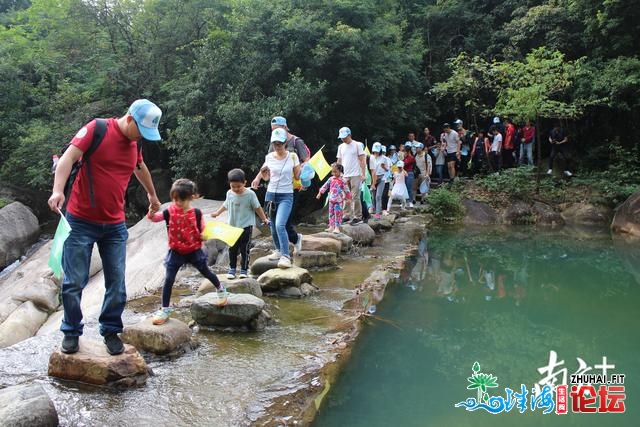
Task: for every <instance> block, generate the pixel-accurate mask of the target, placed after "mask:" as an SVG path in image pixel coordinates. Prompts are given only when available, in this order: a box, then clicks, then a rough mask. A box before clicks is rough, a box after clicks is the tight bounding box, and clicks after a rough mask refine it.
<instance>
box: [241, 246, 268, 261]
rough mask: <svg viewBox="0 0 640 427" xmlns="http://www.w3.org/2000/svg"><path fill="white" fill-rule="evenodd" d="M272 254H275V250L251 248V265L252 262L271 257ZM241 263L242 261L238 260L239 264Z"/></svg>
mask: <svg viewBox="0 0 640 427" xmlns="http://www.w3.org/2000/svg"><path fill="white" fill-rule="evenodd" d="M271 252H273V248H251V249H250V250H249V263H251V260H256V259H258V258H262V257H265V256H269V255H271ZM239 261H240V260H238V262H239Z"/></svg>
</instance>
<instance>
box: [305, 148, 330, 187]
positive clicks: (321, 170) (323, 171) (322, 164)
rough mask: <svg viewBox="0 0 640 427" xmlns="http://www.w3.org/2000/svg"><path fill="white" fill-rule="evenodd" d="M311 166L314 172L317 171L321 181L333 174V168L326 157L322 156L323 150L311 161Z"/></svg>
mask: <svg viewBox="0 0 640 427" xmlns="http://www.w3.org/2000/svg"><path fill="white" fill-rule="evenodd" d="M309 164H310V165H311V167H312V168H313V170H315V171H316V173H317V174H318V178H320V180H323V179H324V178H325V177H326V176H327V174H328V173H329V172H331V166H330V165H329V163H327V161H326V160H325V158H324V155H323V154H322V148H321V149H319V150H318V152H317V153H316V154H314V155H313V157H311V158H310V159H309Z"/></svg>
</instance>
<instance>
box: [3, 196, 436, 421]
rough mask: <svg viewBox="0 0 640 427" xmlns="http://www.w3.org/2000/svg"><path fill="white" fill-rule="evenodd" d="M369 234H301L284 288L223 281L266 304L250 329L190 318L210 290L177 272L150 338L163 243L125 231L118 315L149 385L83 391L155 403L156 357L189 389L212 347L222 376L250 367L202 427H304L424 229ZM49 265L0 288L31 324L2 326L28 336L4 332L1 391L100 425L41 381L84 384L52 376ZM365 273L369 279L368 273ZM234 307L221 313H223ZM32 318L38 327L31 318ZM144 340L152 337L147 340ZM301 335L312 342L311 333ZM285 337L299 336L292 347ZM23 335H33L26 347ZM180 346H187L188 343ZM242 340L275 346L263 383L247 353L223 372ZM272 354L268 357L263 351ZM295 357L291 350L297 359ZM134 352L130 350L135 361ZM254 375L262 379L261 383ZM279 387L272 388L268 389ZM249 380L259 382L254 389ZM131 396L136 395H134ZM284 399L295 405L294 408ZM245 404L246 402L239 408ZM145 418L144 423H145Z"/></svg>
mask: <svg viewBox="0 0 640 427" xmlns="http://www.w3.org/2000/svg"><path fill="white" fill-rule="evenodd" d="M218 203H219V202H213V201H206V200H203V201H199V207H200V208H202V209H203V211H205V213H206V212H208V211H212V210H214V209H216V208H217V205H218ZM394 223H395V225H394ZM371 225H372V226H373V228H376V229H378V230H379V233H378V234H377V235H376V233H375V232H374V231H373V229H372V228H371V227H369V226H368V225H361V226H356V227H345V234H344V235H339V236H335V235H327V234H328V233H322V232H320V233H315V232H314V231H315V230H313V229H309V230H303V233H305V237H304V239H303V251H302V252H301V254H300V255H298V256H296V257H295V263H296V264H297V265H298V267H297V268H295V269H292V272H293V273H296V274H293V276H294V277H293V279H291V278H285V277H284V275H286V274H284V275H283V274H274V273H279V272H284V271H285V270H279V269H275V270H274V269H270V270H268V271H266V272H265V273H260V275H258V276H257V277H256V278H254V279H249V280H244V281H241V280H235V281H229V282H227V286H228V287H229V289H230V290H231V291H232V292H234V295H247V296H248V297H252V298H256V300H257V301H260V302H262V301H264V303H265V305H264V306H261V307H262V308H260V310H258V311H259V312H264V313H266V315H265V316H264V317H262V318H261V319H262V320H259V321H257V322H256V323H252V322H253V321H251V322H249V323H242V322H240V323H241V324H238V325H232V324H225V323H224V322H222V321H221V320H220V319H221V318H223V317H224V319H229V317H228V316H227V315H228V314H229V313H227V314H225V315H224V316H222V317H220V316H218V317H216V316H213V317H211V316H210V315H209V314H207V315H206V316H204V315H202V313H201V312H200V311H198V310H196V311H194V310H195V308H194V307H197V305H198V304H197V302H198V301H204V300H206V298H207V295H210V291H211V289H207V286H209V287H210V284H208V283H202V279H201V278H200V277H199V276H198V275H197V273H196V274H195V275H194V274H193V272H190V271H186V272H183V273H181V275H180V277H179V280H178V282H177V283H176V292H175V294H176V296H175V298H174V300H175V303H176V306H177V307H178V311H177V313H176V316H175V318H174V319H172V322H170V324H173V323H176V324H177V325H178V327H177V328H176V329H175V333H173V332H167V333H166V334H165V333H164V332H162V331H160V328H157V327H156V328H155V329H153V327H150V326H146V327H145V322H148V319H149V316H150V315H151V313H152V312H153V311H154V310H155V308H156V306H157V303H158V302H157V301H158V296H157V295H158V294H157V292H158V290H159V289H160V287H161V283H162V276H163V269H162V267H161V262H162V258H163V254H164V252H165V251H166V241H165V240H166V237H165V235H164V230H162V232H159V231H160V230H161V229H162V228H163V227H158V226H157V225H154V224H151V223H147V222H145V221H143V222H141V223H139V224H137V225H136V226H134V227H132V228H131V229H130V241H129V251H128V252H129V255H128V256H129V260H128V263H127V266H128V268H127V283H128V293H129V295H130V298H132V299H131V301H130V303H128V305H127V310H126V312H125V325H126V326H125V334H123V337H124V338H125V341H127V342H129V344H133V346H132V349H133V348H135V349H137V350H138V351H140V352H141V354H142V355H143V356H144V358H145V359H146V360H147V363H148V365H149V366H148V368H149V371H150V372H155V373H156V375H155V376H151V377H148V378H144V377H143V378H142V381H140V378H141V377H140V374H144V373H145V372H144V371H145V370H146V366H143V365H139V366H140V367H139V368H136V370H134V371H135V372H134V374H133V377H132V379H131V380H127V379H124V380H123V379H122V378H120V379H118V378H114V377H113V374H108V372H112V371H111V368H109V367H108V366H106V367H105V368H104V369H103V370H101V372H105V373H107V374H106V376H105V377H103V378H95V377H92V380H91V381H83V382H90V383H94V384H101V383H103V380H104V379H105V378H106V380H107V381H106V382H107V383H114V385H117V386H127V384H128V386H138V387H140V386H141V385H142V386H141V391H140V392H139V393H140V394H141V395H144V394H149V393H150V394H152V395H155V394H156V393H162V390H160V389H158V388H157V386H158V383H162V382H163V381H166V380H167V379H170V378H172V372H171V371H172V369H171V370H170V371H169V372H171V373H169V376H167V372H166V369H167V368H170V365H166V361H167V359H166V356H163V355H169V356H170V358H169V359H168V360H176V361H177V362H178V363H179V361H185V362H186V361H189V368H187V369H186V370H185V372H182V373H181V375H180V377H181V378H182V379H183V380H182V381H184V380H185V379H187V381H191V380H192V379H193V380H195V381H197V380H196V378H197V377H198V376H199V374H196V373H195V372H193V371H190V369H193V368H196V369H199V368H197V367H196V366H193V364H196V365H198V364H208V363H209V362H208V358H209V357H210V354H209V350H211V349H212V348H211V345H213V346H214V347H217V346H223V347H224V348H220V349H218V350H216V351H215V358H216V360H227V362H224V363H227V364H228V365H227V366H232V365H233V364H234V363H242V361H244V362H245V363H249V364H250V365H252V366H254V367H253V368H249V369H248V370H247V368H246V367H245V368H242V369H240V368H238V369H235V368H230V369H229V368H225V375H229V376H231V377H233V378H234V383H235V385H234V387H235V389H236V391H232V390H233V389H227V388H225V386H222V388H220V389H218V387H217V386H215V387H213V388H212V389H211V391H213V390H218V391H221V393H223V394H225V395H226V394H228V395H229V397H227V396H224V398H223V399H224V400H225V401H226V403H225V405H230V407H231V408H233V409H232V410H231V413H228V412H229V411H228V410H226V411H223V412H225V413H226V416H225V415H224V414H221V415H222V417H221V418H219V419H218V418H217V417H213V418H211V420H212V422H214V423H215V424H216V425H219V424H225V423H226V424H228V425H237V424H246V423H251V424H253V423H258V422H260V423H266V424H269V423H275V424H277V423H278V421H277V420H281V421H282V420H284V419H285V418H287V417H291V418H288V419H295V420H300V421H302V420H308V419H310V416H311V415H312V414H313V411H310V410H311V409H312V408H313V407H314V406H315V403H313V402H314V401H315V399H316V398H317V397H318V394H321V392H322V390H323V389H324V388H323V387H324V385H325V384H327V382H329V383H330V382H331V381H332V378H333V376H332V375H336V373H337V369H336V367H337V366H339V363H340V361H341V360H343V359H345V358H346V356H347V354H348V352H349V347H350V346H349V343H351V342H352V341H353V339H355V337H356V336H357V332H358V330H359V329H358V325H359V324H360V323H361V322H362V321H363V320H365V319H369V320H370V319H371V316H370V315H369V310H370V306H371V305H372V304H373V305H375V304H376V303H377V302H378V301H379V300H380V299H381V298H382V295H383V294H384V286H385V285H386V283H387V282H388V281H389V280H390V279H391V278H392V277H393V274H394V272H396V271H397V269H398V268H400V267H401V265H402V260H403V259H404V253H405V252H404V251H405V249H407V247H408V246H409V245H410V242H411V241H413V240H414V239H415V238H416V236H417V235H418V234H419V233H421V232H423V231H424V228H425V221H424V219H423V218H421V217H420V216H412V217H405V218H398V219H397V220H396V217H395V216H389V217H388V218H385V219H384V220H383V221H380V222H376V221H373V222H372V223H371ZM391 227H393V230H392V231H391V232H389V233H382V230H385V229H390V228H391ZM348 234H350V235H351V236H352V237H350V236H349V235H348ZM269 240H270V239H268V238H258V239H256V241H255V243H256V245H255V248H254V249H253V253H252V257H254V256H255V257H256V258H258V257H259V256H260V255H264V254H265V253H266V252H265V251H268V249H269V244H270V242H269ZM336 242H338V244H336ZM210 246H211V247H210V255H211V257H212V262H214V263H217V264H218V265H221V266H224V265H225V264H226V258H225V251H224V250H222V247H220V246H219V245H216V244H215V243H211V244H210ZM47 255H48V247H46V246H45V247H44V248H42V249H41V250H39V251H38V252H36V254H34V256H33V257H31V258H30V259H28V260H27V261H26V262H24V263H23V264H22V265H21V266H20V268H18V269H16V270H15V271H13V272H12V273H11V274H10V275H9V276H8V277H7V278H5V279H4V280H3V283H2V284H1V285H0V292H4V295H5V296H6V297H5V298H3V299H2V301H4V304H5V305H4V306H3V307H4V312H8V311H9V309H10V308H11V307H10V306H9V303H11V304H12V305H14V306H17V307H24V308H26V307H27V306H28V307H31V308H32V310H31V311H33V313H31V311H27V310H25V309H24V308H23V309H22V310H16V309H14V310H13V311H12V312H11V313H10V315H9V316H7V318H8V317H11V316H14V318H13V320H12V322H11V324H13V325H16V324H29V325H31V326H30V327H29V328H23V330H22V331H21V332H20V333H19V334H16V333H14V332H15V331H5V332H7V336H8V337H9V338H10V340H11V341H14V342H15V343H13V344H9V345H10V347H8V348H6V350H0V353H2V354H3V358H4V359H5V360H6V361H7V364H6V367H7V369H10V370H11V372H9V371H7V370H6V369H3V370H0V384H2V386H9V385H10V384H12V383H13V381H15V378H16V374H17V376H18V377H20V378H21V380H20V382H21V383H31V382H33V381H34V380H36V381H39V382H43V381H44V383H45V386H44V388H45V390H46V392H47V393H48V394H49V395H50V396H51V399H52V401H53V404H55V407H56V408H57V409H58V416H59V417H60V420H61V422H62V423H63V424H65V423H68V424H73V423H74V422H82V417H81V418H77V417H78V416H79V414H82V411H80V412H78V411H77V410H76V409H72V407H69V406H67V405H68V403H66V402H68V399H69V398H71V399H72V400H77V399H78V398H79V399H80V401H81V402H80V403H78V402H76V404H75V405H76V406H78V405H79V406H81V407H83V406H86V407H87V410H88V411H89V412H90V413H91V414H92V415H91V417H92V420H99V419H101V417H103V416H104V415H100V410H99V409H89V408H93V407H94V406H95V405H94V404H93V400H94V399H97V398H98V397H91V394H87V393H83V394H82V395H81V397H78V396H76V397H73V396H74V395H75V392H74V391H73V390H72V389H68V388H66V387H65V386H64V385H63V384H64V383H59V382H57V381H56V380H54V379H52V378H51V377H48V376H46V375H45V372H47V370H49V372H50V373H51V372H54V373H55V375H56V376H60V377H62V378H69V379H74V380H78V379H80V380H82V378H75V377H74V378H70V377H68V376H66V374H65V373H62V374H61V373H60V371H59V370H55V369H54V368H56V367H59V366H63V367H64V366H65V363H66V364H68V363H69V362H70V360H67V359H65V358H61V357H59V356H60V354H59V352H57V351H54V352H53V353H51V352H52V350H54V349H55V348H56V347H57V346H58V345H59V340H60V337H61V334H60V333H59V332H58V331H57V328H58V326H59V321H60V316H61V311H60V308H59V306H58V305H57V301H56V299H55V295H57V292H58V287H57V286H58V284H57V283H56V281H55V280H53V279H52V278H51V277H50V272H48V271H47V268H46V267H45V266H46V257H47ZM95 261H96V262H95V263H92V277H91V280H90V283H89V285H88V286H87V288H86V290H85V294H84V298H83V310H84V313H85V320H86V327H85V332H86V333H85V336H86V337H83V338H82V339H81V349H82V347H83V342H85V343H86V346H84V347H86V349H87V351H86V352H85V353H87V354H85V355H84V356H83V357H98V358H102V357H103V356H102V354H98V353H100V352H99V349H100V347H101V343H99V342H97V343H96V346H97V347H94V344H93V342H94V341H96V340H95V338H94V337H96V331H95V329H97V325H96V316H97V312H98V310H99V305H100V302H101V296H102V286H101V285H102V284H101V281H102V278H101V273H100V270H101V268H100V265H99V259H98V258H96V260H95ZM372 270H373V273H371V271H372ZM269 272H271V273H269ZM272 276H275V277H272ZM205 282H206V281H205ZM305 285H307V286H305ZM25 288H29V289H30V295H29V298H24V295H23V297H20V298H17V297H16V295H18V296H19V295H20V293H21V292H22V293H24V289H25ZM10 292H12V293H10ZM149 295H152V296H149ZM45 296H46V298H45ZM305 296H308V298H305ZM292 297H293V298H292ZM242 298H244V297H242ZM145 301H146V302H145ZM151 301H152V302H151ZM238 304H240V302H238ZM205 305H206V304H205ZM233 305H234V304H229V307H232V306H233ZM242 305H243V306H245V305H246V304H245V302H242ZM19 313H22V314H20V316H22V317H19V318H18V314H19ZM34 313H35V314H37V316H36V315H33V314H34ZM213 314H215V313H213ZM220 314H222V313H220ZM205 319H208V320H205ZM212 319H213V320H212ZM192 320H194V321H195V323H194V324H193V325H192V326H193V328H192V330H191V332H190V333H188V334H187V335H184V329H183V327H182V326H179V324H184V325H185V326H184V327H185V328H186V324H187V323H190V322H191V321H192ZM225 321H226V320H225ZM149 329H153V330H152V331H149ZM187 330H188V328H187ZM247 331H249V333H250V334H251V332H250V331H257V332H253V334H258V335H255V336H254V335H247ZM309 331H312V332H311V334H309ZM212 333H213V335H212ZM283 333H284V335H282V334H283ZM301 333H302V335H300V334H301ZM238 334H240V335H238ZM292 334H293V335H298V337H297V338H295V339H293V341H292V336H293V335H292ZM31 335H35V336H34V337H32V338H29V336H31ZM183 335H184V336H186V337H187V339H186V340H185V339H184V336H183ZM260 337H263V338H260ZM267 337H268V338H267ZM247 339H249V340H255V339H258V340H259V341H262V340H264V339H268V340H274V341H273V343H269V344H267V342H263V343H262V344H260V347H264V349H263V350H264V351H267V353H266V354H268V356H267V357H274V358H275V359H276V360H277V363H272V362H269V363H267V365H264V364H263V367H262V369H263V370H264V372H262V373H261V374H258V373H257V372H258V371H255V368H256V367H257V366H255V365H254V363H255V361H252V360H253V359H254V355H252V354H244V353H243V354H240V355H237V356H234V358H235V357H237V360H234V361H233V362H231V363H229V361H228V357H229V355H230V354H229V355H227V354H228V352H229V351H231V352H232V353H235V352H236V351H237V350H235V349H234V348H235V347H237V346H240V347H242V346H245V345H246V342H247ZM301 340H302V341H301ZM223 343H224V344H223ZM295 343H297V344H295ZM274 345H275V346H276V347H273V346H274ZM295 347H299V349H298V350H295V349H294V348H295ZM92 349H93V350H92ZM205 349H207V354H206V355H205V354H202V353H201V352H202V351H205ZM167 350H179V351H176V352H172V351H167ZM292 350H293V352H292ZM24 351H28V352H30V353H31V354H34V355H36V356H35V359H34V361H33V362H32V363H31V366H29V367H26V366H25V365H24V364H23V362H21V360H22V358H21V357H20V355H21V353H23V352H24ZM138 351H135V354H137V353H138ZM92 353H95V356H91V354H92ZM135 354H134V353H132V356H131V359H132V366H134V367H135V366H138V365H137V363H138V362H136V360H137V359H135V357H134V356H135ZM198 354H199V355H198ZM266 354H265V355H266ZM56 355H57V356H56ZM155 355H157V356H155ZM54 356H56V357H54ZM14 358H15V360H14ZM52 361H53V362H52ZM54 362H55V363H54ZM274 362H275V361H274ZM52 363H53V365H52ZM216 363H217V362H216ZM54 365H55V366H54ZM71 365H73V363H71ZM266 366H268V367H266ZM265 367H266V370H265ZM71 370H72V371H73V369H71ZM87 371H91V370H90V369H88V370H87ZM296 372H297V374H296ZM332 372H333V374H332ZM264 374H266V377H267V378H270V379H265V378H264ZM291 375H293V377H291ZM145 376H146V375H145ZM283 376H284V378H289V379H288V380H286V381H285V384H286V386H282V387H283V388H282V389H278V390H275V391H274V387H275V388H276V389H277V388H278V387H279V386H277V385H275V384H280V383H281V381H282V378H283ZM279 377H280V378H281V379H280V380H278V378H279ZM256 380H259V381H258V382H257V383H256V382H255V381H256ZM204 384H206V381H205V382H204ZM269 384H271V385H269ZM183 387H187V388H186V389H184V388H183ZM203 388H205V389H206V388H208V386H206V385H204V386H203V385H202V384H199V385H198V389H194V388H193V387H191V386H189V385H184V384H183V385H182V386H180V387H178V386H173V388H172V390H174V391H175V392H177V393H187V394H189V393H195V394H198V393H200V392H201V391H204V390H201V389H203ZM238 390H244V392H243V393H245V395H243V397H241V398H239V396H237V393H238ZM260 390H261V391H260ZM257 391H258V392H259V395H260V397H258V396H255V395H254V397H253V399H254V400H253V401H252V398H251V397H249V396H250V395H252V394H254V393H256V392H257ZM98 393H99V394H100V392H98ZM134 394H135V395H137V394H138V392H134ZM233 396H236V397H233ZM296 396H297V397H296ZM146 398H147V397H146V396H145V399H146ZM238 398H239V400H237V399H238ZM293 400H295V401H296V402H298V403H296V404H295V405H294V404H293V403H292V401H293ZM246 402H252V403H249V406H246V405H247V403H246ZM287 402H289V403H287ZM312 403H313V405H312ZM176 404H177V405H179V406H181V407H183V408H188V407H189V405H190V404H189V403H186V402H185V403H183V404H182V405H181V404H180V403H179V402H177V403H176ZM185 410H186V409H185ZM93 411H98V413H96V412H93ZM180 411H181V410H178V412H180ZM127 413H128V412H127V409H123V411H122V414H121V416H122V417H125V415H126V414H127ZM148 415H149V416H153V414H148ZM109 416H113V415H112V414H110V415H109ZM180 419H182V418H178V419H174V420H173V421H176V422H179V420H180ZM74 420H75V421H74ZM121 420H122V419H121ZM215 420H217V421H215ZM243 420H244V421H243ZM125 424H126V421H125Z"/></svg>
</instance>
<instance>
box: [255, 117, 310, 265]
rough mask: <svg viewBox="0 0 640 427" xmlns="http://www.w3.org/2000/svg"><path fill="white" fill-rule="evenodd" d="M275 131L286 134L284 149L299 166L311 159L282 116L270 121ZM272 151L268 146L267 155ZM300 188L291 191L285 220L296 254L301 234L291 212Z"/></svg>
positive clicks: (300, 241) (258, 181)
mask: <svg viewBox="0 0 640 427" xmlns="http://www.w3.org/2000/svg"><path fill="white" fill-rule="evenodd" d="M275 129H284V130H285V131H286V132H287V140H286V142H285V149H286V150H287V151H289V152H290V153H296V154H297V155H298V159H299V160H300V165H303V164H304V163H305V162H306V161H307V160H309V158H310V157H311V153H310V152H309V148H308V147H307V145H306V144H305V143H304V140H303V139H302V138H300V137H299V136H296V135H294V134H292V133H291V132H289V127H288V126H287V119H286V118H284V117H282V116H275V117H274V118H273V119H271V131H272V132H273V131H274V130H275ZM272 151H273V145H269V153H271V152H272ZM261 176H262V173H261V172H258V174H257V175H256V177H255V178H254V179H253V181H252V182H251V188H253V189H254V190H257V189H258V186H259V185H260V179H261ZM301 189H302V188H294V191H293V204H292V205H291V213H290V214H289V219H288V220H287V224H286V226H285V227H286V229H287V236H288V237H289V241H290V242H291V243H293V245H294V247H295V250H296V253H298V252H300V251H301V250H302V234H300V233H298V232H297V231H296V229H295V227H294V226H293V210H294V209H295V206H296V202H297V201H298V197H299V194H300V190H301ZM277 255H278V254H277V253H275V252H274V254H273V255H272V259H276V257H277Z"/></svg>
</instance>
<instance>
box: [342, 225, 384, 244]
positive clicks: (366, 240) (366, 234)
mask: <svg viewBox="0 0 640 427" xmlns="http://www.w3.org/2000/svg"><path fill="white" fill-rule="evenodd" d="M342 231H343V232H344V234H346V235H347V236H349V237H351V238H352V239H353V241H354V242H355V243H357V244H360V245H364V246H370V245H371V244H372V243H373V240H374V239H375V238H376V232H375V231H373V228H371V227H369V224H365V223H362V224H356V225H350V224H346V225H343V226H342Z"/></svg>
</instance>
